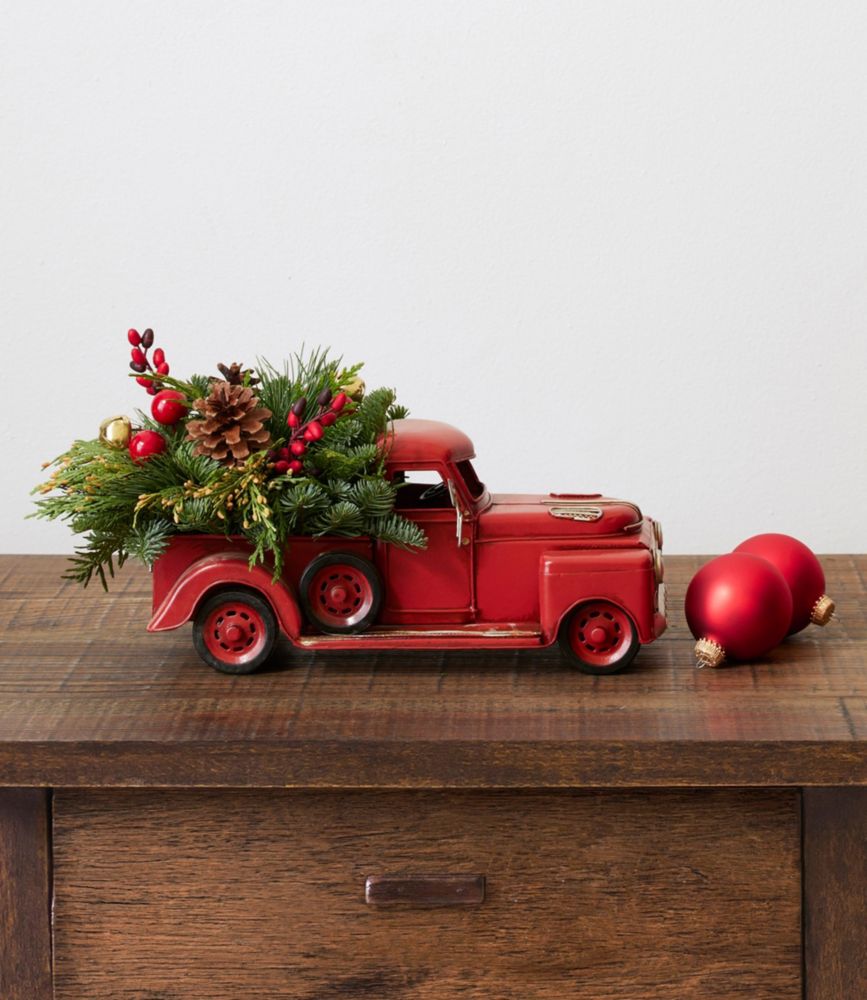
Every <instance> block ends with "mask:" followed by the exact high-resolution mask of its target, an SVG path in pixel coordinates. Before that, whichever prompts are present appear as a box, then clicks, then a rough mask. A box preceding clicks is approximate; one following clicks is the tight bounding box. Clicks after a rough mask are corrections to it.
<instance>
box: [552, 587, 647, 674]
mask: <svg viewBox="0 0 867 1000" xmlns="http://www.w3.org/2000/svg"><path fill="white" fill-rule="evenodd" d="M559 639H560V648H561V649H562V650H563V652H564V653H565V654H566V656H567V658H568V659H569V660H571V662H572V663H573V664H574V665H575V666H576V667H578V669H579V670H581V671H583V672H584V673H585V674H616V673H617V672H618V671H620V670H623V669H624V668H625V667H627V666H628V665H629V664H630V663H631V662H632V661H633V660H634V659H635V654H636V653H637V652H638V629H637V628H636V627H635V622H633V620H632V619H631V618H630V617H629V615H628V614H627V613H626V612H625V611H624V610H623V608H619V607H618V606H617V605H616V604H612V603H611V601H588V602H587V603H586V604H581V605H579V606H578V607H577V608H575V610H574V611H572V612H571V613H570V614H568V615H567V616H566V618H565V620H564V621H563V624H562V625H561V626H560V636H559Z"/></svg>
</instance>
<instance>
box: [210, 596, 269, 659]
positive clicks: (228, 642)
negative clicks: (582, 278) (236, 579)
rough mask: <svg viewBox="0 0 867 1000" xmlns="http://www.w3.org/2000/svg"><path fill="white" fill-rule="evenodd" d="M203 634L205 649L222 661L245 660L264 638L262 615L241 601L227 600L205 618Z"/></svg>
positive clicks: (252, 656) (256, 653)
mask: <svg viewBox="0 0 867 1000" xmlns="http://www.w3.org/2000/svg"><path fill="white" fill-rule="evenodd" d="M203 636H204V639H205V645H206V646H207V647H208V651H209V652H210V653H212V654H213V655H214V656H215V657H216V659H218V660H220V661H221V662H223V663H249V662H250V660H253V659H255V658H256V657H257V656H258V655H259V653H261V651H262V649H263V647H264V646H265V644H266V643H267V641H268V634H267V627H266V625H265V621H264V619H263V618H262V615H261V614H260V613H259V612H258V611H257V610H256V609H255V608H254V607H252V606H251V605H249V604H246V603H245V602H244V601H227V602H226V603H225V604H221V605H220V607H218V608H215V609H214V610H213V611H212V612H211V613H210V614H209V615H208V617H207V620H206V621H205V625H204V629H203Z"/></svg>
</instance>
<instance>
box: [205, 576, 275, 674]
mask: <svg viewBox="0 0 867 1000" xmlns="http://www.w3.org/2000/svg"><path fill="white" fill-rule="evenodd" d="M228 604H247V605H249V607H251V608H252V609H253V610H255V611H256V613H257V614H258V615H259V617H260V618H261V619H262V623H263V625H264V629H265V639H264V642H263V644H262V648H261V649H260V650H259V652H258V653H257V654H256V655H255V656H254V657H252V658H251V659H249V660H246V661H244V662H243V663H238V662H232V661H231V660H221V659H220V658H219V657H218V656H216V655H215V654H214V653H213V652H212V650H211V649H209V648H208V645H207V642H206V641H205V623H206V622H207V620H208V618H209V617H210V615H211V614H213V612H214V611H216V610H217V609H218V608H220V607H221V606H225V605H228ZM278 632H279V629H278V627H277V619H276V618H275V617H274V612H273V611H272V610H271V605H270V604H269V603H268V602H267V601H266V600H265V598H264V597H261V596H260V595H259V594H257V593H255V592H254V591H252V590H240V589H239V590H220V591H217V592H216V593H215V594H212V595H211V596H210V597H207V598H205V600H204V601H203V602H202V603H201V605H199V608H198V609H197V611H196V617H195V619H194V621H193V644H194V645H195V647H196V652H197V653H198V654H199V656H200V657H201V658H202V659H203V660H204V661H205V663H207V664H208V666H209V667H213V668H214V670H218V671H219V672H220V673H221V674H252V673H254V672H255V671H257V670H258V669H259V667H261V666H262V664H263V663H264V662H265V661H266V660H267V659H268V657H269V656H270V655H271V652H272V651H273V649H274V643H275V642H276V641H277V635H278Z"/></svg>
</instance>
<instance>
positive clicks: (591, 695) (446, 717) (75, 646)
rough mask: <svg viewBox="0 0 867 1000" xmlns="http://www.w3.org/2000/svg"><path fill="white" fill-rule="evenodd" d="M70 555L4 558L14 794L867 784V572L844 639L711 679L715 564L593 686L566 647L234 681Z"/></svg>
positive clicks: (670, 570) (849, 567) (681, 574)
mask: <svg viewBox="0 0 867 1000" xmlns="http://www.w3.org/2000/svg"><path fill="white" fill-rule="evenodd" d="M64 562H65V561H64V559H63V558H62V557H53V556H3V557H0V784H7V785H48V786H51V785H56V786H63V785H77V786H87V785H101V786H135V785H153V786H188V785H196V786H215V787H216V786H230V787H234V786H272V787H305V786H307V787H322V788H332V787H334V788H352V787H381V788H397V787H430V788H448V787H503V788H508V787H577V786H633V787H646V786H688V785H722V786H736V785H762V784H775V785H789V786H799V785H855V784H861V785H864V784H867V587H865V576H867V556H857V557H848V556H830V557H826V558H825V559H824V560H823V562H824V565H825V568H826V571H827V576H828V591H829V593H830V594H832V596H833V597H834V598H835V599H836V600H837V603H838V620H837V621H835V622H833V623H832V624H831V625H830V626H828V627H827V628H826V629H824V630H822V629H818V628H816V627H810V628H809V629H807V630H806V631H805V632H803V633H801V634H800V635H798V636H795V637H793V638H792V639H791V640H789V641H787V642H786V643H784V644H783V645H782V646H780V647H779V648H778V649H777V650H776V651H774V652H773V653H772V654H770V655H769V656H768V657H767V658H766V659H765V660H764V661H762V662H757V663H750V664H741V665H737V666H731V667H728V668H725V669H722V670H719V671H709V670H704V671H696V670H695V669H694V667H693V660H692V655H691V651H692V639H691V637H690V636H689V633H688V631H687V630H686V627H685V623H684V620H683V616H682V603H683V593H684V590H685V586H686V583H687V581H688V580H689V578H690V576H691V575H692V573H693V572H694V571H695V569H696V568H697V567H698V566H699V565H700V564H701V562H702V559H700V558H699V557H674V558H669V559H668V560H667V562H666V567H667V580H668V586H669V605H670V607H671V614H670V629H669V631H668V633H667V634H666V635H664V636H663V637H662V638H661V639H660V640H658V641H657V642H656V643H654V644H653V645H651V646H649V647H645V648H644V649H642V651H641V653H640V654H639V656H638V658H637V659H636V661H635V663H634V664H633V666H632V667H631V668H630V670H629V671H628V672H627V673H625V674H622V675H618V676H614V677H597V678H591V677H587V676H585V675H582V674H580V673H578V672H576V671H575V670H573V669H571V668H570V667H569V666H568V665H567V664H566V663H564V661H563V660H562V659H561V657H560V655H559V653H558V652H557V651H556V650H542V651H530V652H518V651H504V652H502V653H491V652H475V653H461V652H449V653H435V652H420V653H404V654H401V653H380V654H376V655H371V654H370V653H350V652H346V651H343V652H340V651H335V652H333V653H329V654H327V655H324V654H318V655H317V654H312V653H299V652H297V651H294V650H293V649H292V648H291V647H290V646H289V644H288V643H287V642H285V641H283V642H281V643H280V644H279V645H278V649H277V652H276V655H275V656H274V658H273V661H272V663H271V664H270V667H269V668H268V669H267V670H266V671H265V672H264V673H260V674H255V675H252V676H249V677H227V676H224V675H220V674H217V673H215V672H214V671H212V670H210V669H209V668H208V667H206V666H205V665H204V664H203V663H202V662H201V661H200V660H199V659H198V657H197V656H196V654H195V652H194V650H193V646H192V642H191V636H190V631H189V628H188V627H185V628H182V629H180V630H179V631H176V632H171V633H165V634H160V635H147V634H146V633H145V631H144V629H145V624H146V622H147V620H148V616H149V612H150V579H149V576H148V574H147V573H146V572H144V571H143V570H142V569H141V568H139V567H135V566H128V567H126V568H124V570H123V571H122V573H121V574H120V576H119V578H118V579H117V580H116V581H115V589H114V591H113V592H112V593H111V594H109V595H104V594H103V593H102V592H101V591H100V590H98V589H96V588H93V587H92V588H90V589H88V590H86V591H83V590H81V589H80V588H78V587H77V586H74V585H73V584H70V583H64V582H63V581H61V580H60V573H61V572H62V570H63V567H64Z"/></svg>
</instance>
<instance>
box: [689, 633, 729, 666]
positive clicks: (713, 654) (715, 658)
mask: <svg viewBox="0 0 867 1000" xmlns="http://www.w3.org/2000/svg"><path fill="white" fill-rule="evenodd" d="M725 658H726V654H725V650H724V649H723V648H722V646H721V645H720V644H719V643H718V642H714V641H713V639H699V640H698V642H697V643H696V644H695V665H696V666H697V667H699V669H700V668H702V667H720V666H722V664H723V662H724V660H725Z"/></svg>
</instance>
